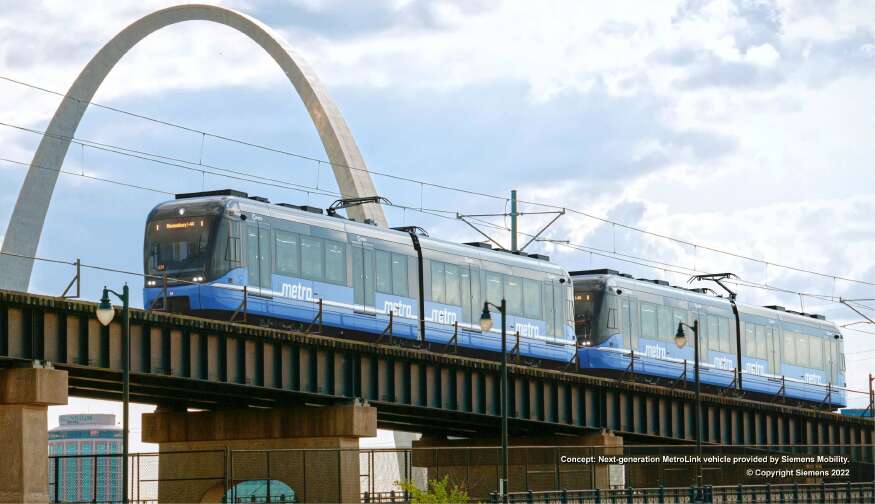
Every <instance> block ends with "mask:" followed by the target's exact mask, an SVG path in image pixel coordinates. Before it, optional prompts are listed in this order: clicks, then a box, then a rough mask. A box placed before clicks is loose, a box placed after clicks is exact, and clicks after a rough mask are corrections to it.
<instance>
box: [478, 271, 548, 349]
mask: <svg viewBox="0 0 875 504" xmlns="http://www.w3.org/2000/svg"><path fill="white" fill-rule="evenodd" d="M486 281H487V282H489V279H488V277H487V280H486ZM543 287H544V295H543V299H544V321H545V322H547V336H552V335H553V331H554V327H553V312H554V310H553V306H554V305H553V286H552V285H550V282H549V281H547V282H544V283H543ZM488 288H489V286H488V284H487V292H488Z"/></svg>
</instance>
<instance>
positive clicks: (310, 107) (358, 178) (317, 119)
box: [0, 5, 386, 291]
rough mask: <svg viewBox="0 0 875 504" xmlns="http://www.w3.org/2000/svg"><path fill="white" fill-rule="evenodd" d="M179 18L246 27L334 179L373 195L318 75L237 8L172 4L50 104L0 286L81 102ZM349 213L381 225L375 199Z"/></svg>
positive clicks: (19, 269)
mask: <svg viewBox="0 0 875 504" xmlns="http://www.w3.org/2000/svg"><path fill="white" fill-rule="evenodd" d="M183 21H211V22H214V23H220V24H223V25H225V26H229V27H231V28H234V29H235V30H237V31H239V32H241V33H243V34H245V35H247V36H248V37H249V38H250V39H252V40H253V41H254V42H255V43H257V44H258V45H259V46H261V48H262V49H264V50H265V51H266V52H267V53H268V54H269V55H270V56H271V58H273V60H274V61H276V63H277V64H278V65H279V66H280V68H281V69H282V71H283V72H284V73H285V74H286V77H288V79H289V81H290V82H291V83H292V85H294V87H295V90H296V91H297V92H298V96H300V98H301V100H302V101H303V102H304V106H305V107H307V111H308V112H309V114H310V118H311V119H312V120H313V124H314V125H315V126H316V129H317V130H318V132H319V137H320V139H321V140H322V145H323V146H324V148H325V151H326V153H327V154H328V159H329V161H330V163H331V165H332V168H333V170H334V176H335V178H336V179H337V185H338V187H339V188H340V192H341V194H342V195H343V196H344V197H346V198H351V197H363V196H374V195H376V191H375V189H374V183H373V181H372V180H371V176H370V174H369V173H368V172H367V167H366V166H365V162H364V160H363V159H362V155H361V153H360V152H359V149H358V146H356V143H355V140H354V139H353V138H352V133H350V131H349V127H347V125H346V121H344V119H343V116H341V114H340V111H339V110H338V109H337V106H336V105H335V104H334V101H332V100H331V98H330V97H329V96H328V93H327V92H326V91H325V88H323V87H322V85H321V84H320V83H319V80H318V79H317V78H316V75H315V74H314V73H313V71H312V70H311V69H310V68H309V67H308V66H307V65H306V63H304V61H303V60H302V59H301V58H300V57H299V56H298V55H297V54H295V53H294V52H293V51H292V50H291V49H290V48H289V47H288V45H287V44H286V43H285V42H284V41H283V40H282V39H281V38H280V37H278V36H277V35H275V34H274V33H273V32H272V31H271V30H270V28H268V27H267V26H265V25H264V24H262V23H261V22H259V21H257V20H255V19H253V18H251V17H249V16H247V15H245V14H242V13H240V12H237V11H234V10H231V9H225V8H222V7H216V6H212V5H179V6H174V7H170V8H167V9H163V10H159V11H156V12H153V13H152V14H149V15H147V16H145V17H143V18H141V19H139V20H137V21H135V22H134V23H132V24H131V25H129V26H128V27H127V28H125V29H124V30H122V31H121V32H119V33H118V34H117V35H116V36H115V37H113V38H112V40H110V41H109V42H108V43H107V44H106V45H104V46H103V48H101V49H100V51H99V52H98V53H97V54H96V55H94V57H93V58H91V61H89V62H88V64H87V65H86V66H85V68H83V69H82V72H81V73H80V74H79V76H78V77H77V78H76V81H75V82H74V83H73V85H72V86H71V87H70V90H69V91H68V92H67V95H66V96H65V98H64V99H63V100H62V101H61V104H60V106H58V109H57V110H56V111H55V115H54V117H53V118H52V121H51V123H49V126H48V128H47V133H46V135H45V136H44V137H43V138H42V141H41V142H40V144H39V147H38V148H37V150H36V154H34V157H33V161H31V165H30V168H29V169H28V171H27V176H26V177H25V179H24V184H23V186H22V188H21V192H20V193H19V194H18V200H17V201H16V203H15V209H14V210H13V213H12V218H11V219H10V222H9V226H8V227H7V229H6V236H5V238H4V240H3V248H2V251H3V255H0V289H9V290H17V291H26V290H27V288H28V284H29V283H30V275H31V272H32V270H33V259H29V257H33V256H34V255H36V251H37V246H38V245H39V240H40V235H41V234H42V229H43V224H44V223H45V219H46V213H47V211H48V208H49V203H50V201H51V198H52V193H53V192H54V189H55V183H56V182H57V180H58V174H59V173H60V169H61V165H62V163H63V162H64V157H65V156H66V154H67V149H68V148H69V146H70V139H71V138H72V137H73V136H74V135H75V133H76V128H77V127H78V125H79V121H80V120H81V119H82V116H83V115H84V113H85V110H86V108H87V106H88V103H89V102H90V101H91V99H92V98H93V97H94V94H95V93H96V92H97V89H98V87H100V84H101V83H102V82H103V80H104V78H106V76H107V75H108V74H109V72H110V71H111V70H112V69H113V67H114V66H115V64H116V63H118V61H119V60H120V59H121V58H122V56H124V55H125V54H126V53H127V52H128V51H129V50H130V49H131V48H132V47H134V46H135V45H136V44H137V43H138V42H139V41H140V40H142V39H144V38H145V37H146V36H148V35H149V34H151V33H153V32H155V31H158V30H160V29H161V28H164V27H165V26H169V25H172V24H176V23H181V22H183ZM347 211H348V212H349V216H350V217H351V218H353V219H356V220H364V219H372V220H373V221H374V222H375V223H376V224H378V225H381V226H384V227H385V226H386V217H385V215H384V214H383V210H382V207H380V206H379V205H378V204H374V203H369V204H366V205H360V206H357V207H352V208H349V209H348V210H347Z"/></svg>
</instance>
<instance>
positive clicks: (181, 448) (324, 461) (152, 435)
mask: <svg viewBox="0 0 875 504" xmlns="http://www.w3.org/2000/svg"><path fill="white" fill-rule="evenodd" d="M376 435H377V410H376V408H373V407H371V406H367V405H360V404H350V405H341V406H326V407H310V406H302V407H295V408H282V409H281V408H275V409H240V410H219V411H198V412H182V411H180V412H163V411H159V412H155V413H147V414H144V415H143V441H144V442H148V443H158V445H159V452H160V455H159V483H158V500H159V502H221V500H222V496H223V495H224V493H225V491H226V488H230V487H233V486H234V485H235V484H237V483H240V482H242V481H250V480H258V481H260V482H266V480H273V481H278V482H281V483H283V484H285V485H288V487H290V488H291V489H292V491H294V492H295V497H296V499H297V501H298V502H359V499H360V493H359V492H360V489H359V475H360V472H359V455H358V446H359V438H361V437H372V436H376ZM242 450H251V451H242ZM268 450H280V451H268ZM226 478H227V479H226ZM273 497H276V495H273ZM287 497H288V496H287Z"/></svg>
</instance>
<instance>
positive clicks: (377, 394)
mask: <svg viewBox="0 0 875 504" xmlns="http://www.w3.org/2000/svg"><path fill="white" fill-rule="evenodd" d="M94 310H95V304H94V303H88V302H81V301H70V300H65V299H59V298H52V297H47V296H39V295H34V294H26V293H19V292H9V291H0V363H5V364H7V365H12V364H14V363H15V362H16V361H19V362H27V361H31V360H46V361H51V362H52V363H53V364H54V365H55V367H57V368H60V369H66V370H68V371H69V373H70V394H71V395H77V396H85V397H92V398H101V399H116V400H117V399H119V398H120V385H119V383H120V380H121V372H120V368H121V362H122V359H121V351H120V350H121V341H122V340H121V326H120V324H119V319H120V317H116V319H115V320H114V321H113V323H112V324H111V326H110V327H109V328H106V327H103V326H101V325H100V324H99V322H98V321H97V319H96V317H95V315H94ZM131 368H132V374H131V382H132V383H131V400H132V401H136V402H144V403H157V404H167V405H176V406H179V407H185V406H188V407H196V408H207V409H211V408H221V407H242V406H258V407H270V406H272V405H276V404H285V405H288V404H299V403H310V404H329V403H335V402H338V401H348V400H352V399H354V398H363V399H364V400H367V401H368V402H370V403H371V404H373V405H375V406H377V408H378V412H379V413H378V422H379V424H380V426H381V427H384V428H394V429H401V430H413V431H418V432H436V433H441V434H455V435H478V434H488V435H494V433H495V430H496V428H497V425H498V421H497V420H498V415H499V401H498V397H499V365H498V363H497V362H492V361H489V360H485V359H478V358H471V357H464V356H458V355H451V354H442V353H436V352H430V351H426V350H419V349H411V348H401V347H399V346H394V345H391V344H375V343H373V342H365V341H356V340H353V339H341V338H335V337H328V336H320V335H316V334H308V333H303V332H292V331H281V330H274V329H266V328H261V327H255V326H251V325H242V324H235V323H229V322H222V321H216V320H209V319H201V318H194V317H187V316H180V315H173V314H165V313H156V312H151V313H147V312H144V311H143V310H139V309H132V310H131ZM509 376H510V389H509V391H510V402H511V404H512V410H511V417H512V420H511V431H512V434H513V435H526V434H536V435H538V436H544V435H548V434H554V433H569V434H573V433H582V432H585V431H590V430H598V429H609V430H612V431H614V432H616V433H617V434H620V435H623V436H626V437H631V438H642V439H649V440H650V441H658V442H663V441H674V442H678V441H682V442H690V441H691V440H692V439H693V434H694V433H693V418H694V415H693V411H694V409H693V408H694V406H693V405H694V402H693V393H692V392H691V391H689V390H684V389H682V388H671V387H662V386H656V385H650V384H644V383H636V382H632V381H623V380H618V379H611V378H604V377H596V376H588V375H582V374H577V373H572V372H563V371H558V370H549V369H539V368H532V367H526V366H518V365H511V366H509ZM703 405H704V406H703V420H704V425H703V432H704V434H705V439H706V440H707V442H709V443H716V444H725V445H772V446H774V445H821V446H823V448H822V449H821V450H823V451H824V452H828V453H841V454H846V455H849V456H851V457H853V458H854V459H857V460H871V453H870V450H865V449H863V445H866V444H871V443H872V427H873V426H872V421H871V420H869V419H866V418H860V417H851V416H844V415H837V414H834V413H829V412H824V411H817V410H813V409H805V408H799V407H795V406H789V405H784V404H781V403H779V402H776V401H773V402H767V401H764V402H760V401H753V400H749V399H743V398H736V397H727V396H719V395H713V394H704V395H703ZM829 445H835V446H832V447H829Z"/></svg>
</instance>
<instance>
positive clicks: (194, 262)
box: [143, 190, 846, 407]
mask: <svg viewBox="0 0 875 504" xmlns="http://www.w3.org/2000/svg"><path fill="white" fill-rule="evenodd" d="M182 216H184V218H183V217H182ZM143 252H144V258H143V259H144V269H145V273H146V275H147V282H146V286H145V288H144V303H145V305H146V306H147V307H150V306H152V305H153V304H154V305H155V306H164V304H165V303H166V305H167V306H168V307H169V309H170V310H171V311H175V312H181V313H193V314H197V315H200V316H206V317H214V318H220V319H224V320H228V319H229V318H230V316H231V314H233V313H235V312H236V311H237V310H238V309H239V308H240V306H241V303H242V301H243V297H244V296H247V300H246V310H247V314H248V315H249V316H250V317H253V318H256V319H259V321H260V322H263V323H267V324H271V323H278V322H283V321H291V322H299V323H302V324H307V323H310V322H312V321H313V320H314V318H315V316H316V315H317V313H318V310H319V309H320V307H321V310H322V312H321V320H322V323H323V324H324V326H326V327H329V328H335V329H338V330H341V331H342V330H348V331H346V332H344V333H343V334H344V335H349V333H350V332H352V333H355V334H365V333H371V334H376V335H379V334H381V333H383V332H384V331H385V330H386V327H387V324H388V321H389V318H390V315H391V318H392V334H393V336H394V337H396V338H401V339H402V340H411V341H417V342H420V343H426V344H429V343H439V344H441V343H443V344H446V343H447V342H449V341H450V340H452V339H453V338H454V337H455V342H456V344H457V345H458V347H459V348H460V349H461V350H462V351H467V352H472V353H476V354H483V355H484V356H486V357H487V358H493V359H497V356H496V355H497V352H499V351H500V329H499V327H500V324H499V320H500V319H498V318H496V323H495V324H494V326H493V328H492V329H491V330H490V331H487V332H481V330H480V327H479V323H478V321H479V318H480V313H481V311H482V308H483V303H484V302H485V301H489V302H492V303H494V304H499V303H500V301H501V300H502V299H504V300H505V301H506V303H507V312H508V313H507V320H506V326H507V328H508V334H509V338H510V339H511V341H512V343H511V345H513V346H514V348H515V351H516V352H518V354H519V356H520V357H523V358H525V359H526V360H527V362H528V363H531V364H533V365H539V366H544V367H550V366H554V367H557V368H558V367H562V368H564V369H567V367H566V365H567V364H568V363H569V362H575V364H576V367H577V372H580V373H589V374H603V375H607V376H627V375H628V373H634V374H635V375H641V376H646V377H648V379H651V380H656V381H659V380H664V381H666V382H672V383H673V382H675V381H676V380H678V379H682V378H684V379H687V380H690V379H692V361H693V349H692V346H693V345H692V338H687V343H686V344H685V345H684V346H683V347H682V348H678V347H677V346H676V345H675V344H674V335H675V331H676V329H677V327H678V324H679V323H681V322H683V323H685V324H692V323H693V322H694V321H698V322H699V332H700V334H699V336H700V352H701V362H702V365H701V379H702V382H703V384H705V385H706V386H711V387H715V388H722V387H737V383H738V380H739V378H741V383H742V388H743V390H744V392H746V393H751V394H762V395H768V396H774V395H775V394H779V393H780V394H783V395H785V396H786V397H787V398H790V399H795V400H799V401H808V402H810V403H814V404H822V405H824V406H825V407H841V406H844V405H845V402H846V399H845V392H844V390H843V389H842V387H844V386H845V367H844V354H843V347H842V343H843V341H842V336H841V332H840V331H839V329H838V327H836V325H835V324H834V323H832V322H829V321H826V320H824V319H823V317H821V316H814V315H809V314H802V313H796V312H791V311H788V310H783V309H780V307H757V306H747V305H742V304H736V303H735V301H734V300H731V299H727V298H722V297H719V296H715V295H709V294H706V293H705V292H702V291H698V290H695V289H684V288H680V287H674V286H670V285H668V284H667V283H666V282H663V281H656V280H645V279H635V278H632V277H630V276H628V275H623V274H620V273H618V272H616V271H613V270H589V271H573V272H570V273H569V271H567V270H566V269H564V268H563V267H561V266H559V265H556V264H553V263H551V262H549V260H547V258H546V257H544V256H541V255H534V254H533V255H531V256H529V255H526V254H512V253H509V252H507V251H503V250H493V249H491V247H489V246H488V245H485V244H482V243H471V244H457V243H451V242H447V241H443V240H438V239H434V238H430V237H427V236H424V235H419V234H416V233H415V231H413V230H412V229H410V228H404V229H398V230H396V229H385V228H379V227H376V226H373V225H370V224H365V223H360V222H355V221H352V220H349V219H346V218H344V217H341V216H337V215H323V214H322V211H321V210H319V209H314V208H312V207H299V206H295V205H290V204H282V203H281V204H271V203H269V202H268V201H267V200H266V199H264V198H255V197H249V196H248V195H247V194H245V193H242V192H238V191H233V190H222V191H209V192H203V193H192V194H180V195H177V198H176V200H174V201H168V202H166V203H162V204H160V205H158V206H157V207H155V208H154V209H153V210H152V211H151V212H150V214H149V216H148V219H147V223H146V233H145V241H144V250H143ZM164 279H166V282H167V285H168V286H169V287H172V289H166V290H165V289H164V287H163V285H164ZM244 290H245V292H244ZM493 317H500V315H498V314H497V313H493ZM435 348H441V347H440V346H439V347H435ZM739 358H740V360H741V362H740V368H741V372H740V373H738V372H737V371H736V368H737V367H738V366H737V362H738V360H739Z"/></svg>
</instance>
